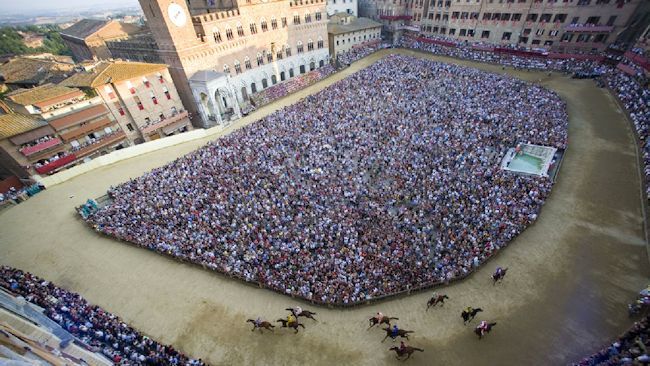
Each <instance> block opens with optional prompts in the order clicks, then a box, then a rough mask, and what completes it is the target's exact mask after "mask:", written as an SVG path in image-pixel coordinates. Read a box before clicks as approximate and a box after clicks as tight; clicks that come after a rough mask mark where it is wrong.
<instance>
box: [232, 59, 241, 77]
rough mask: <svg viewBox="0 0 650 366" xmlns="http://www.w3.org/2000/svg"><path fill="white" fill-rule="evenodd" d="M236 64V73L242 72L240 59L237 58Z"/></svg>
mask: <svg viewBox="0 0 650 366" xmlns="http://www.w3.org/2000/svg"><path fill="white" fill-rule="evenodd" d="M234 65H235V73H236V74H241V64H240V63H239V60H235V62H234Z"/></svg>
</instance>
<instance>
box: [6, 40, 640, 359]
mask: <svg viewBox="0 0 650 366" xmlns="http://www.w3.org/2000/svg"><path fill="white" fill-rule="evenodd" d="M391 52H401V53H404V54H417V55H420V56H421V57H429V58H432V59H436V60H441V61H444V62H454V63H458V64H466V65H471V66H474V67H477V68H481V69H485V70H489V71H494V72H507V73H509V74H513V75H515V76H517V77H519V78H522V79H526V80H530V81H534V82H539V83H541V84H543V85H544V86H546V87H548V88H551V89H553V90H555V91H557V92H558V93H559V94H560V96H561V97H562V98H563V99H564V100H566V101H567V103H568V108H569V148H568V150H567V152H566V155H565V161H564V164H563V166H562V170H561V172H560V176H559V179H558V182H557V184H556V186H555V187H554V189H553V193H552V194H551V197H550V199H549V200H548V201H547V203H546V205H545V206H544V209H543V211H542V214H541V215H540V217H539V219H538V220H537V222H536V223H535V224H534V225H533V226H532V227H530V228H529V229H527V230H526V231H525V232H524V233H523V234H522V235H520V236H519V237H518V238H517V239H516V240H515V241H514V242H512V243H511V244H510V246H508V247H507V248H506V249H505V250H502V252H501V253H500V254H499V255H498V256H497V257H496V258H495V259H494V260H492V261H490V262H489V263H488V264H487V266H486V267H485V268H482V269H481V270H479V271H478V272H477V273H476V274H475V275H473V276H471V277H470V278H469V279H467V280H465V281H463V282H460V283H456V284H453V285H451V286H448V287H445V288H440V289H437V291H438V292H441V293H446V294H448V295H449V297H450V299H449V300H447V302H446V304H445V306H444V308H436V309H431V310H430V311H429V312H425V308H426V301H427V299H428V296H429V295H430V292H428V293H421V294H414V295H411V296H408V297H401V298H397V299H392V300H387V301H385V302H382V303H379V304H374V305H369V306H366V307H361V308H355V309H350V310H335V309H333V310H332V309H326V308H318V307H313V306H309V305H307V304H302V306H303V307H304V308H307V309H311V310H315V311H316V312H317V313H318V315H317V318H318V319H319V320H320V322H319V323H314V322H312V321H311V320H305V321H304V323H305V325H306V326H307V329H306V330H305V331H304V332H302V331H301V333H300V334H297V335H294V334H293V333H292V332H289V331H287V330H286V329H276V331H275V332H274V333H273V334H263V335H262V334H259V333H257V332H255V333H253V332H251V331H250V327H249V324H245V320H246V318H254V317H256V316H258V315H262V316H264V317H265V318H267V319H269V320H275V319H277V318H280V317H285V316H286V312H285V311H283V309H284V308H286V307H289V306H293V305H295V304H297V303H300V302H299V301H296V300H293V299H291V298H289V297H286V296H283V295H280V294H276V293H274V292H271V291H268V290H263V289H258V288H255V287H251V286H248V285H244V284H242V283H241V282H239V281H235V280H231V279H228V278H226V277H224V276H222V275H219V274H216V273H213V272H209V271H205V270H203V269H201V268H199V267H197V266H194V265H189V264H182V263H179V262H177V261H174V260H171V259H168V258H166V257H163V256H161V255H158V254H156V253H153V252H150V251H148V250H145V249H140V248H137V247H134V246H132V245H129V244H124V243H120V242H117V241H115V240H112V239H109V238H103V237H100V236H99V235H97V234H95V233H94V232H93V231H92V230H90V229H88V228H87V227H86V226H85V225H84V224H83V223H82V222H81V221H80V220H79V219H77V217H76V216H75V213H74V210H73V208H74V206H76V205H78V204H80V203H81V202H83V201H85V199H86V198H88V197H97V196H99V195H102V194H103V193H104V192H105V191H106V190H107V188H108V187H109V186H110V185H116V184H118V183H120V182H123V181H125V180H127V179H129V178H131V177H136V176H138V175H140V174H142V173H143V172H145V171H147V170H150V169H152V168H154V167H157V166H161V165H163V164H165V163H166V162H169V161H171V160H173V159H175V158H176V157H178V156H181V155H183V154H185V153H187V152H189V151H192V150H194V149H196V148H197V147H199V146H201V145H202V144H204V143H206V140H203V141H192V142H189V143H186V144H182V145H177V146H173V147H170V148H167V149H164V150H159V151H155V152H152V153H150V154H146V155H142V156H139V157H137V158H133V159H129V160H126V161H123V162H120V163H117V164H115V165H112V166H108V167H104V168H100V169H98V170H95V171H93V172H91V173H88V174H85V175H82V176H79V177H77V178H75V179H72V180H70V181H68V182H66V183H63V184H60V185H57V186H54V187H52V188H51V189H48V190H47V191H45V192H43V193H41V194H39V195H37V196H36V197H34V198H32V199H30V200H29V201H27V202H25V203H23V204H20V205H19V206H16V207H13V208H11V209H9V210H5V211H4V212H3V213H2V214H0V263H1V264H6V265H11V266H14V267H18V268H21V269H24V270H28V271H31V272H34V273H35V274H37V275H39V276H42V277H45V278H46V279H50V280H52V281H54V282H55V283H57V284H59V285H60V286H63V287H66V288H68V289H70V290H72V291H75V292H78V293H81V294H82V295H83V296H85V297H86V298H87V299H88V300H89V301H91V302H93V303H95V304H98V305H101V306H102V307H104V308H106V309H107V310H109V311H112V312H114V313H115V314H117V315H120V316H121V317H122V318H124V319H125V320H126V321H127V322H129V323H131V324H132V325H133V326H135V327H136V328H138V329H140V330H142V331H144V332H145V333H147V334H149V335H151V336H153V337H155V338H156V339H158V340H160V341H163V342H169V343H173V344H174V345H176V346H177V347H178V348H180V349H182V350H184V351H185V352H187V353H189V354H191V355H192V356H195V357H201V358H203V359H204V360H207V361H209V362H210V363H212V364H227V365H239V364H247V365H253V364H257V365H284V364H287V365H289V364H308V365H331V364H339V365H381V364H394V363H396V362H397V361H396V360H395V359H394V355H393V354H392V353H389V352H388V350H387V349H388V348H389V347H390V346H392V342H390V340H388V341H386V342H385V343H383V344H382V343H380V340H381V339H382V338H383V333H382V332H381V331H379V330H377V329H372V330H370V331H366V328H367V318H368V316H370V315H372V314H374V313H375V312H376V311H379V310H381V311H382V312H384V314H388V315H391V316H397V317H399V318H400V321H399V322H398V324H399V325H400V327H402V328H405V329H409V330H414V331H415V333H414V334H413V336H412V338H411V342H410V343H411V344H412V345H414V346H417V347H421V348H424V349H425V352H424V353H417V354H415V355H414V357H413V358H412V359H411V360H409V364H417V365H437V364H440V365H523V364H526V365H557V364H563V363H567V362H570V361H573V360H577V359H579V358H580V357H581V356H583V355H586V354H589V353H591V352H593V351H594V350H596V349H597V348H599V347H600V346H601V345H603V344H604V343H606V342H608V341H609V340H610V339H611V338H613V337H615V336H616V335H617V334H618V333H620V332H622V331H623V330H624V329H626V328H627V327H629V326H630V324H631V323H632V320H630V319H628V318H627V312H626V306H625V304H626V302H628V301H630V300H631V299H632V298H633V297H634V295H635V293H636V292H637V291H638V290H639V289H640V288H642V287H644V286H645V285H647V282H648V279H649V276H650V268H649V267H650V266H648V256H647V252H646V247H645V241H644V235H643V231H642V223H643V221H642V220H643V219H642V213H641V200H640V189H641V186H640V180H639V174H638V166H637V160H636V155H635V153H636V152H635V145H634V139H633V135H632V130H631V128H630V126H629V123H628V122H627V120H626V118H625V115H624V114H623V113H622V112H621V111H620V109H619V108H618V107H617V105H616V103H615V100H614V99H613V97H612V96H611V95H610V94H609V93H608V92H607V91H606V90H604V89H599V88H597V87H596V86H595V84H594V83H593V82H592V81H589V80H571V79H570V78H568V77H566V76H561V75H556V74H554V75H552V76H548V75H546V74H544V73H534V72H530V73H529V72H516V71H513V70H506V71H502V70H501V68H500V67H497V66H492V65H485V64H478V63H471V62H463V61H457V60H452V59H448V58H442V57H434V56H430V55H425V54H419V53H415V52H412V51H403V50H402V51H395V50H386V51H381V52H378V53H376V54H374V55H371V56H369V57H367V58H365V59H363V60H361V61H359V62H357V63H355V64H353V65H352V66H351V67H350V68H348V69H346V70H344V71H343V72H341V73H337V74H335V75H333V76H331V77H329V78H327V79H325V80H323V81H321V82H319V83H317V84H315V85H313V86H311V87H309V88H307V89H305V90H303V91H301V92H299V93H297V94H294V95H291V96H289V97H286V98H284V99H282V100H279V101H277V102H275V103H273V104H271V105H269V106H266V107H264V108H261V109H260V110H258V111H256V112H255V113H254V114H253V115H250V116H248V117H246V118H244V119H242V120H241V121H238V123H236V124H235V125H233V126H231V128H229V129H227V130H226V131H224V133H228V131H229V130H232V129H233V128H237V127H239V126H242V125H243V124H247V123H250V122H252V121H254V120H255V119H258V118H259V117H261V116H263V115H265V114H267V113H271V112H272V111H273V110H275V109H277V108H281V107H282V106H284V105H288V104H291V103H294V102H295V101H297V100H298V99H299V98H301V97H304V96H305V95H307V94H311V93H313V92H315V91H317V90H319V89H321V88H323V87H326V86H327V85H330V84H331V83H333V82H334V81H336V80H340V79H341V78H343V77H345V76H347V75H349V74H350V73H352V72H354V71H357V70H359V69H361V68H363V67H366V66H368V65H369V64H371V63H372V62H374V61H376V60H377V59H379V58H380V57H383V56H385V55H387V54H389V53H391ZM72 195H74V197H72V198H70V196H72ZM497 265H502V266H506V267H509V268H510V270H509V271H508V276H507V278H506V279H505V281H504V282H503V283H502V284H501V285H498V286H496V287H493V286H492V283H491V280H490V279H489V276H490V274H491V272H492V271H493V270H494V268H495V267H496V266H497ZM469 305H472V306H474V307H481V308H483V309H484V310H485V312H484V313H482V316H479V318H480V319H487V320H491V321H497V322H498V324H497V326H496V327H495V329H494V331H493V333H491V334H490V335H489V336H488V337H487V338H485V339H484V340H482V341H480V342H479V341H478V340H477V339H476V337H475V335H474V334H473V333H472V331H471V327H469V326H468V327H465V326H463V324H462V320H461V319H460V311H461V309H462V308H463V307H466V306H469ZM480 319H477V320H480ZM474 324H476V323H474Z"/></svg>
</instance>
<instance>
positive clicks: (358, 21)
mask: <svg viewBox="0 0 650 366" xmlns="http://www.w3.org/2000/svg"><path fill="white" fill-rule="evenodd" d="M381 27H382V25H381V23H378V22H375V21H374V20H372V19H369V18H357V17H355V16H353V15H349V14H347V13H339V14H336V15H333V16H331V17H330V20H329V24H328V25H327V33H328V44H329V49H330V54H331V55H332V56H333V57H335V56H337V55H338V54H339V53H341V52H346V51H348V50H350V49H352V48H354V47H358V46H360V45H363V44H366V43H368V42H380V41H381Z"/></svg>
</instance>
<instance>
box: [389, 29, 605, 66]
mask: <svg viewBox="0 0 650 366" xmlns="http://www.w3.org/2000/svg"><path fill="white" fill-rule="evenodd" d="M430 38H431V39H432V40H438V41H444V42H445V43H448V44H450V45H443V44H440V43H428V42H424V41H421V40H418V39H416V38H415V37H402V39H401V41H400V46H402V47H405V48H411V49H417V50H422V51H427V52H431V53H435V54H437V55H441V56H448V57H455V58H460V59H464V60H470V61H478V62H487V63H494V64H499V65H502V66H507V67H513V68H517V69H524V70H545V71H546V70H548V71H551V70H552V71H559V72H567V73H575V72H599V73H603V72H605V71H606V70H607V69H608V68H607V67H606V66H603V65H601V64H600V63H599V62H597V61H594V60H588V59H587V60H578V59H554V58H547V57H526V56H520V55H513V54H509V53H499V52H493V51H487V50H485V49H484V48H482V47H480V46H481V45H479V44H470V43H465V42H460V41H457V40H453V41H452V40H448V39H444V38H442V39H438V37H435V38H434V37H430ZM451 44H453V45H451Z"/></svg>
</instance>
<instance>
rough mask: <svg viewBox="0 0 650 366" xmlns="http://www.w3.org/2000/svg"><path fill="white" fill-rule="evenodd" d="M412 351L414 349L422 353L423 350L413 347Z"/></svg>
mask: <svg viewBox="0 0 650 366" xmlns="http://www.w3.org/2000/svg"><path fill="white" fill-rule="evenodd" d="M413 349H414V350H415V351H420V352H424V350H423V349H422V348H416V347H413Z"/></svg>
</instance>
